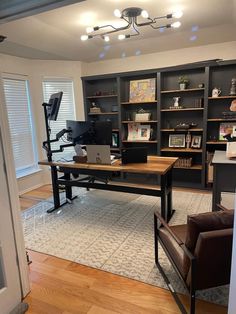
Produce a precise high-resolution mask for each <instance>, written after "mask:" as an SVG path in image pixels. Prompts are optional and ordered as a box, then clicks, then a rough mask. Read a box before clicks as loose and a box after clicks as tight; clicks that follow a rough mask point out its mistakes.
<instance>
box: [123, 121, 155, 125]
mask: <svg viewBox="0 0 236 314" xmlns="http://www.w3.org/2000/svg"><path fill="white" fill-rule="evenodd" d="M122 123H124V124H127V123H157V120H149V121H128V120H127V121H122Z"/></svg>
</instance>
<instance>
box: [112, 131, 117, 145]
mask: <svg viewBox="0 0 236 314" xmlns="http://www.w3.org/2000/svg"><path fill="white" fill-rule="evenodd" d="M111 146H112V147H113V148H116V147H119V132H116V131H113V132H112V145H111Z"/></svg>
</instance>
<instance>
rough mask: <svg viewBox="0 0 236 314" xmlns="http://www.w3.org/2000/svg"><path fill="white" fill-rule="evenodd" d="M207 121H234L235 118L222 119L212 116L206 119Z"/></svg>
mask: <svg viewBox="0 0 236 314" xmlns="http://www.w3.org/2000/svg"><path fill="white" fill-rule="evenodd" d="M207 121H209V122H218V121H225V122H234V121H236V119H222V118H214V119H207Z"/></svg>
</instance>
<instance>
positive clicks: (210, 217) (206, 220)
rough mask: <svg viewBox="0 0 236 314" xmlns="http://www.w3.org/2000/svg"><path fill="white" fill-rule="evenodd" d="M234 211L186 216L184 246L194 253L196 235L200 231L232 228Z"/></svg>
mask: <svg viewBox="0 0 236 314" xmlns="http://www.w3.org/2000/svg"><path fill="white" fill-rule="evenodd" d="M233 220H234V211H233V210H227V211H217V212H209V213H203V214H197V215H190V216H188V218H187V230H186V241H185V245H186V247H187V248H188V249H189V250H190V251H191V252H192V253H194V250H195V246H196V243H197V239H198V235H199V233H201V232H206V231H213V230H221V229H228V228H233Z"/></svg>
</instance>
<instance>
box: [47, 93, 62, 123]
mask: <svg viewBox="0 0 236 314" xmlns="http://www.w3.org/2000/svg"><path fill="white" fill-rule="evenodd" d="M62 95H63V92H58V93H55V94H52V95H51V96H50V98H49V101H48V107H47V118H48V120H53V121H56V120H57V116H58V112H59V108H60V104H61V99H62Z"/></svg>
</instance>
